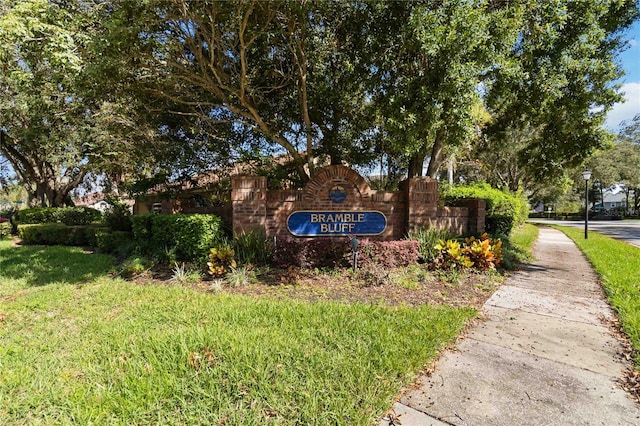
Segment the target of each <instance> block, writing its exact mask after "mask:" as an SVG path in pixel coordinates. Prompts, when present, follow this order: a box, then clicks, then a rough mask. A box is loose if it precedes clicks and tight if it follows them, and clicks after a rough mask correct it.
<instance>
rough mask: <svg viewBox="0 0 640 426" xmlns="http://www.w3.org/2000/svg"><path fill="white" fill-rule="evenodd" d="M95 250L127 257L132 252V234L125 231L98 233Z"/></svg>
mask: <svg viewBox="0 0 640 426" xmlns="http://www.w3.org/2000/svg"><path fill="white" fill-rule="evenodd" d="M96 248H97V249H98V251H100V252H102V253H110V254H115V255H118V256H124V255H128V254H130V253H131V252H132V251H133V234H132V233H131V232H125V231H113V232H98V233H96Z"/></svg>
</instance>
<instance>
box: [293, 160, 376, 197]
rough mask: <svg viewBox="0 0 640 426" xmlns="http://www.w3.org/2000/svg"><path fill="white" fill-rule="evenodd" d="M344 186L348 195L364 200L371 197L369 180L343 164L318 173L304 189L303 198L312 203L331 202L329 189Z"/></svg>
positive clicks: (328, 167)
mask: <svg viewBox="0 0 640 426" xmlns="http://www.w3.org/2000/svg"><path fill="white" fill-rule="evenodd" d="M336 186H342V187H343V188H344V189H345V191H346V193H347V197H348V198H349V197H352V199H354V198H355V199H358V200H362V199H365V198H368V197H370V193H371V188H370V187H369V184H368V183H367V181H366V180H365V179H364V178H363V177H362V176H360V175H359V174H358V172H356V171H355V170H353V169H350V168H349V167H346V166H342V165H334V166H327V167H325V168H323V169H322V170H320V171H319V172H318V173H316V174H315V175H314V176H313V178H311V180H310V181H309V182H308V183H307V185H306V186H305V187H304V189H303V190H302V193H303V195H302V198H303V199H304V200H305V201H307V202H310V203H314V204H324V203H326V202H329V191H330V190H331V189H332V188H334V187H336Z"/></svg>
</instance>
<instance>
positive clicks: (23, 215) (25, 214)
mask: <svg viewBox="0 0 640 426" xmlns="http://www.w3.org/2000/svg"><path fill="white" fill-rule="evenodd" d="M101 219H102V213H101V212H100V211H99V210H96V209H92V208H90V207H34V208H29V209H24V210H19V211H18V213H17V216H16V220H17V221H18V223H20V224H34V223H57V222H61V223H63V224H65V225H89V224H91V223H92V222H96V221H100V220H101Z"/></svg>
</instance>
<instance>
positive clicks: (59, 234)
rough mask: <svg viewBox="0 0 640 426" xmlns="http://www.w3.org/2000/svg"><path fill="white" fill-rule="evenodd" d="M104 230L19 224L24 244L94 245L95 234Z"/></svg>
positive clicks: (81, 226) (93, 227)
mask: <svg viewBox="0 0 640 426" xmlns="http://www.w3.org/2000/svg"><path fill="white" fill-rule="evenodd" d="M105 230H106V228H104V227H95V226H86V225H79V226H67V225H64V224H61V223H42V224H32V225H21V226H20V228H19V235H20V238H22V242H23V243H24V244H40V245H61V246H95V245H96V234H98V233H100V232H104V231H105Z"/></svg>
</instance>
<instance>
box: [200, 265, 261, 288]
mask: <svg viewBox="0 0 640 426" xmlns="http://www.w3.org/2000/svg"><path fill="white" fill-rule="evenodd" d="M209 268H211V267H209ZM210 270H211V269H210ZM255 279H256V277H255V274H254V272H253V270H250V269H248V268H247V267H246V266H241V267H239V268H233V267H231V270H230V271H229V272H228V273H227V274H226V276H225V281H226V282H227V283H228V284H229V287H231V288H235V287H245V286H247V285H249V284H250V283H251V282H252V281H254V280H255Z"/></svg>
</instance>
